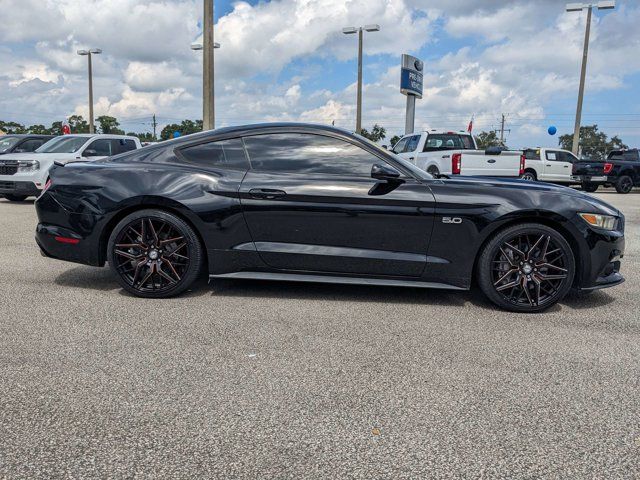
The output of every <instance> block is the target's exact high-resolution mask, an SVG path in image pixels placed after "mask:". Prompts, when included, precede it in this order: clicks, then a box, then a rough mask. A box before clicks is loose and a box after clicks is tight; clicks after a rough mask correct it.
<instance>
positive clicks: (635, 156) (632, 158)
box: [607, 150, 640, 162]
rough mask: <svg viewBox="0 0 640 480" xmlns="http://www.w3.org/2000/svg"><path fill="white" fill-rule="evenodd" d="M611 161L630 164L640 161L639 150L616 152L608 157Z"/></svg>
mask: <svg viewBox="0 0 640 480" xmlns="http://www.w3.org/2000/svg"><path fill="white" fill-rule="evenodd" d="M607 158H608V159H609V160H626V161H628V162H637V161H640V153H639V151H638V150H614V151H613V152H611V153H609V156H608V157H607Z"/></svg>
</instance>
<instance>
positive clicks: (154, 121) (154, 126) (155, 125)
mask: <svg viewBox="0 0 640 480" xmlns="http://www.w3.org/2000/svg"><path fill="white" fill-rule="evenodd" d="M151 125H153V141H154V142H155V141H156V140H157V138H158V137H156V127H157V126H158V122H156V114H155V113H154V114H153V123H152V124H151Z"/></svg>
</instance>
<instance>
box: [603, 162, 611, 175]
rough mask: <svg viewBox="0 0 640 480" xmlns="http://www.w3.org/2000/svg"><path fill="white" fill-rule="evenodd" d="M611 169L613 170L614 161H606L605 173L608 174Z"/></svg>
mask: <svg viewBox="0 0 640 480" xmlns="http://www.w3.org/2000/svg"><path fill="white" fill-rule="evenodd" d="M611 170H613V163H609V162H606V163H605V164H604V173H605V175H608V174H609V173H611Z"/></svg>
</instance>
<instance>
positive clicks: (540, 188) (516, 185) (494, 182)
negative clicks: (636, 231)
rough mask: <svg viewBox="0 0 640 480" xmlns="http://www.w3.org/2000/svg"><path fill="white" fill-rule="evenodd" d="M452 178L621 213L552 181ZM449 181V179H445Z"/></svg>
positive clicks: (593, 198)
mask: <svg viewBox="0 0 640 480" xmlns="http://www.w3.org/2000/svg"><path fill="white" fill-rule="evenodd" d="M452 180H455V181H456V182H462V183H473V184H476V185H483V186H486V187H489V188H495V189H496V191H500V190H501V189H509V190H517V191H519V192H523V193H525V192H538V193H543V194H545V195H557V196H565V195H566V196H570V197H573V198H579V199H580V200H582V201H584V202H585V203H588V204H590V205H592V206H593V207H594V209H595V210H597V211H599V212H602V213H604V214H608V215H622V213H621V212H620V210H618V209H617V208H615V207H614V206H613V205H610V204H608V203H607V202H604V201H602V200H600V199H599V198H597V197H594V196H592V195H590V194H588V193H585V192H581V191H580V190H576V189H575V188H570V187H563V186H561V185H555V184H553V183H546V182H537V181H536V182H528V181H526V180H520V179H517V178H495V177H457V176H456V177H452ZM447 181H449V182H450V181H451V180H447Z"/></svg>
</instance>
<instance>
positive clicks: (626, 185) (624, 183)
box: [616, 175, 633, 193]
mask: <svg viewBox="0 0 640 480" xmlns="http://www.w3.org/2000/svg"><path fill="white" fill-rule="evenodd" d="M632 189H633V179H632V178H631V177H630V176H629V175H621V176H620V177H618V180H616V192H618V193H629V192H630V191H631V190H632Z"/></svg>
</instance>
